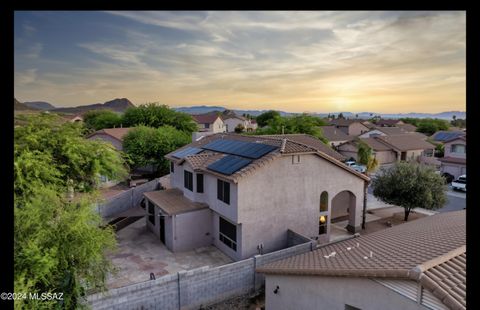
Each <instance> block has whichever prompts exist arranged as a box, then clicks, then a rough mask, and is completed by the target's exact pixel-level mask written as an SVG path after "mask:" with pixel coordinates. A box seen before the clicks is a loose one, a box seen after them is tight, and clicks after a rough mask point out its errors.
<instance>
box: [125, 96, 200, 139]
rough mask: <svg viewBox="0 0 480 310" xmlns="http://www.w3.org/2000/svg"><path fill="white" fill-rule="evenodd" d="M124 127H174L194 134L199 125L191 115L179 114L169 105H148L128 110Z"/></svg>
mask: <svg viewBox="0 0 480 310" xmlns="http://www.w3.org/2000/svg"><path fill="white" fill-rule="evenodd" d="M123 125H124V127H135V126H139V125H145V126H148V127H155V128H158V127H161V126H173V127H175V128H176V129H178V130H180V131H184V132H187V133H189V134H190V133H192V132H194V131H197V124H196V123H195V122H194V120H193V118H192V116H191V115H188V114H186V113H183V112H177V111H175V110H173V109H170V108H169V107H168V106H167V105H159V104H156V103H148V104H144V105H140V106H138V107H131V108H128V109H127V110H126V111H125V113H124V115H123Z"/></svg>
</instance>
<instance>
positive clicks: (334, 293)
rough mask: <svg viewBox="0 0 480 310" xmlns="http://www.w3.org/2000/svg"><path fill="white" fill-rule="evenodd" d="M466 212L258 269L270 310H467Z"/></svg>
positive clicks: (432, 218) (420, 221)
mask: <svg viewBox="0 0 480 310" xmlns="http://www.w3.org/2000/svg"><path fill="white" fill-rule="evenodd" d="M465 215H466V214H465V210H462V211H455V212H446V213H439V214H436V215H433V216H429V217H424V218H421V219H418V220H414V221H411V222H407V223H405V224H400V225H398V226H395V227H393V228H388V229H385V230H381V231H378V232H375V233H372V234H369V235H365V236H360V237H358V238H353V239H349V240H345V241H341V242H338V243H333V244H331V245H327V246H324V247H321V248H319V249H317V250H314V251H312V252H308V253H305V254H301V255H296V256H292V257H289V258H286V259H282V260H279V261H275V262H273V263H270V264H267V265H264V266H261V267H260V268H257V272H261V273H264V274H265V298H266V309H320V310H321V309H328V310H331V309H338V310H340V309H341V310H343V309H373V310H376V309H378V310H383V309H406V310H413V309H416V310H420V309H456V310H457V309H458V310H464V309H466V258H467V255H466V225H465Z"/></svg>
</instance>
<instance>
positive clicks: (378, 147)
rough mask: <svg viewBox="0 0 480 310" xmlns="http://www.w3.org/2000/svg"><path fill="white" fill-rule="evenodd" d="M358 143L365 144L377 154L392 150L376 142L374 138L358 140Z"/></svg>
mask: <svg viewBox="0 0 480 310" xmlns="http://www.w3.org/2000/svg"><path fill="white" fill-rule="evenodd" d="M360 141H363V142H365V143H366V144H367V145H368V146H369V147H371V148H372V149H373V150H374V151H377V152H379V151H380V152H381V151H390V150H391V149H392V148H391V147H390V146H387V145H385V144H384V143H382V142H380V141H378V140H376V139H375V138H360Z"/></svg>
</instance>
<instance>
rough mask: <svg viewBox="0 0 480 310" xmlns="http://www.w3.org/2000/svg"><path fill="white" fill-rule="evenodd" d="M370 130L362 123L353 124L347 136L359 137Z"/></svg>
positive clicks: (349, 127)
mask: <svg viewBox="0 0 480 310" xmlns="http://www.w3.org/2000/svg"><path fill="white" fill-rule="evenodd" d="M369 130H370V129H368V127H367V126H364V125H362V124H360V123H352V124H350V126H348V133H347V134H349V135H352V136H358V135H361V134H362V133H364V132H367V131H369Z"/></svg>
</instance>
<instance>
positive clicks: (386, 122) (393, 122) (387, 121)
mask: <svg viewBox="0 0 480 310" xmlns="http://www.w3.org/2000/svg"><path fill="white" fill-rule="evenodd" d="M398 122H401V120H398V119H379V120H378V121H377V123H376V124H377V125H378V126H382V125H384V126H395V125H397V123H398Z"/></svg>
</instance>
